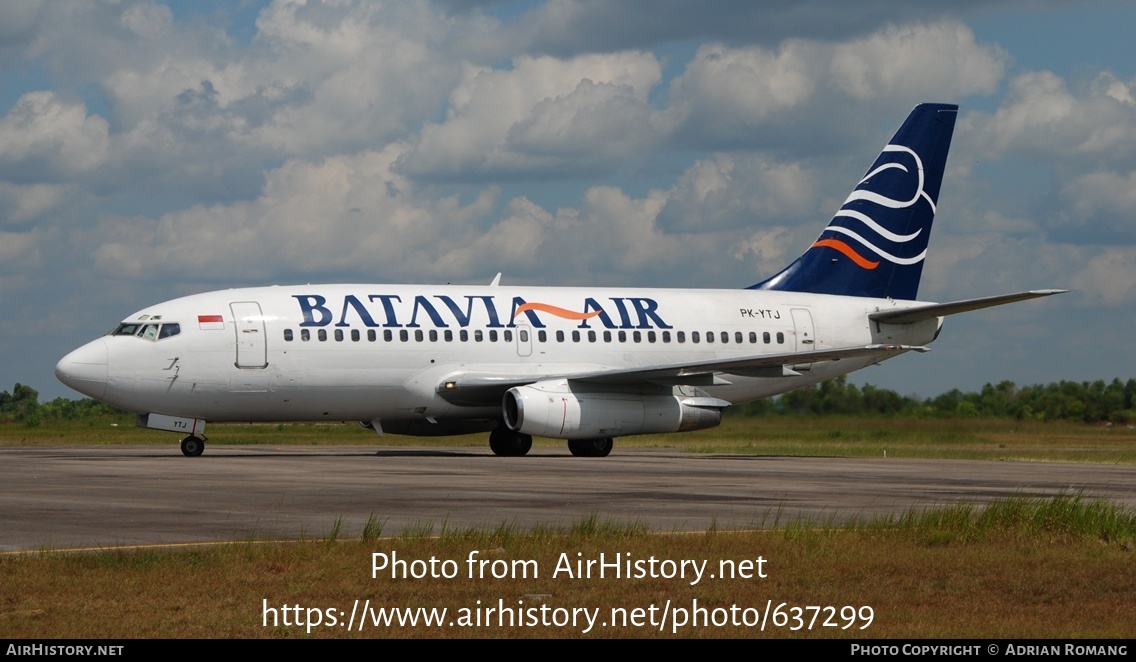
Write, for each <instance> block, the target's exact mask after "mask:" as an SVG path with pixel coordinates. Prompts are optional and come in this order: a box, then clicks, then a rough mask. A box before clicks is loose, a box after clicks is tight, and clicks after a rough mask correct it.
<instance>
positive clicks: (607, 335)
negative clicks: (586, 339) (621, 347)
mask: <svg viewBox="0 0 1136 662" xmlns="http://www.w3.org/2000/svg"><path fill="white" fill-rule="evenodd" d="M604 342H611V331H604Z"/></svg>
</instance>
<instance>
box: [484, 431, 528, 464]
mask: <svg viewBox="0 0 1136 662" xmlns="http://www.w3.org/2000/svg"><path fill="white" fill-rule="evenodd" d="M489 448H490V449H492V450H493V454H494V455H501V456H504V457H520V456H522V455H525V454H526V453H528V452H529V449H531V448H532V435H531V434H524V433H521V432H514V431H512V430H510V429H508V428H503V427H502V428H497V429H496V430H494V431H493V432H490V433H489Z"/></svg>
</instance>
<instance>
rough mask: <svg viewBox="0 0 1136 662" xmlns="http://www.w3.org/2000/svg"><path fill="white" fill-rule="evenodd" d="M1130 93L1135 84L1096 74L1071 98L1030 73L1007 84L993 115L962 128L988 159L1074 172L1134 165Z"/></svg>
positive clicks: (1058, 82) (1049, 77) (978, 116)
mask: <svg viewBox="0 0 1136 662" xmlns="http://www.w3.org/2000/svg"><path fill="white" fill-rule="evenodd" d="M1134 90H1136V81H1134V82H1128V83H1125V82H1122V81H1120V80H1118V79H1116V78H1115V77H1114V76H1112V75H1111V74H1108V73H1102V74H1101V75H1100V76H1098V78H1097V79H1096V80H1095V81H1094V82H1093V84H1092V85H1090V86H1088V90H1087V91H1086V92H1084V93H1082V94H1080V95H1077V94H1075V93H1073V92H1072V91H1070V90H1069V87H1068V85H1067V83H1066V81H1065V80H1064V79H1062V78H1061V77H1059V76H1057V75H1056V74H1054V73H1052V72H1049V71H1033V72H1029V73H1025V74H1022V75H1020V76H1017V77H1016V78H1014V79H1013V80H1012V81H1011V82H1010V91H1009V93H1008V94H1007V96H1006V98H1005V99H1004V100H1003V102H1002V104H1001V106H1000V107H999V108H998V110H997V111H996V112H995V113H994V114H993V115H990V114H987V113H975V114H973V115H972V116H971V117H969V118H968V119H967V121H966V123H965V124H964V125H963V128H964V129H965V130H966V131H967V133H968V134H969V138H968V139H969V140H971V141H972V142H973V143H974V144H976V145H980V146H982V148H983V151H984V152H985V153H986V154H987V155H988V157H989V158H999V157H1001V156H1003V155H1005V154H1023V155H1026V156H1030V157H1033V158H1038V157H1040V158H1044V159H1046V160H1047V161H1049V162H1051V163H1055V164H1069V165H1073V164H1077V165H1078V167H1083V165H1084V164H1095V165H1097V166H1098V167H1099V165H1100V164H1101V163H1102V162H1103V163H1108V164H1127V165H1136V164H1134V163H1133V160H1134V157H1136V104H1134V103H1133V101H1132V98H1133V91H1134Z"/></svg>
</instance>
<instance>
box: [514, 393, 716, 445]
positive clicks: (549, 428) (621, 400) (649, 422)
mask: <svg viewBox="0 0 1136 662" xmlns="http://www.w3.org/2000/svg"><path fill="white" fill-rule="evenodd" d="M596 388H597V387H592V386H584V385H579V384H572V385H569V383H568V382H567V380H563V379H561V380H556V381H547V382H537V383H535V384H529V385H527V386H516V387H513V388H511V389H509V390H508V391H507V392H506V393H505V399H504V402H503V408H504V414H505V425H506V426H508V427H509V429H510V430H514V431H517V432H523V433H525V434H531V435H536V436H539V437H552V438H555V439H602V438H605V437H619V436H623V435H629V434H650V433H655V432H680V431H687V430H701V429H704V428H712V427H714V426H715V425H718V424H719V423H721V422H722V408H723V407H727V406H729V404H730V403H729V402H727V401H725V400H720V399H718V398H712V397H709V396H707V395H705V394H704V393H702V392H701V391H699V390H698V389H694V388H690V387H675V388H674V390H673V391H672V393H670V394H666V393H659V394H643V393H623V392H619V391H614V390H609V391H602V390H593V389H596Z"/></svg>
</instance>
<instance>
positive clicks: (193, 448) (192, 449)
mask: <svg viewBox="0 0 1136 662" xmlns="http://www.w3.org/2000/svg"><path fill="white" fill-rule="evenodd" d="M181 452H182V455H185V456H186V457H197V456H198V455H201V454H202V453H204V452H205V441H204V440H203V439H201V438H200V437H195V436H194V435H192V434H191V435H189V436H188V437H186V438H185V439H182V440H181Z"/></svg>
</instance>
